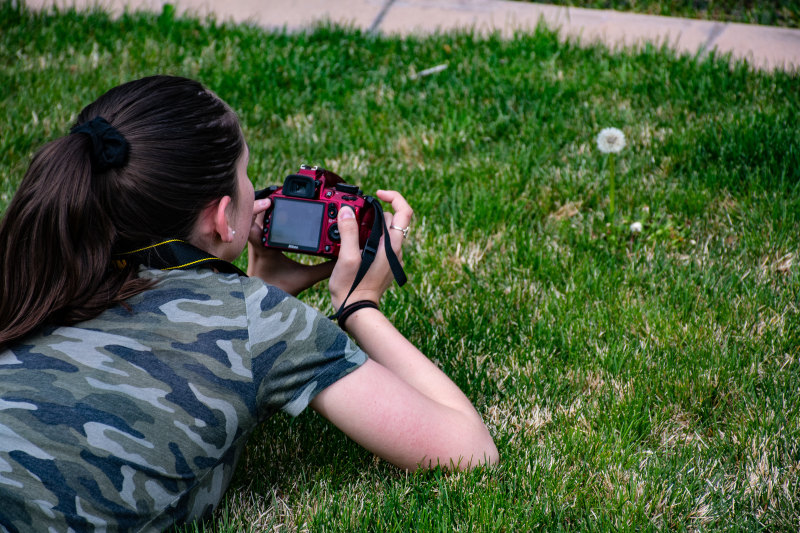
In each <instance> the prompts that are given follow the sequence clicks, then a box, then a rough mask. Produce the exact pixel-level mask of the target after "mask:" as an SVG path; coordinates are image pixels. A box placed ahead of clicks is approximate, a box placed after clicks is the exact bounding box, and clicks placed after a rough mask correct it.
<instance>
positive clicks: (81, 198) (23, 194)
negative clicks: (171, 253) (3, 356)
mask: <svg viewBox="0 0 800 533" xmlns="http://www.w3.org/2000/svg"><path fill="white" fill-rule="evenodd" d="M90 144H91V142H90V139H89V138H88V137H87V136H85V135H80V134H71V135H69V136H67V137H64V138H61V139H58V140H56V141H53V142H51V143H49V144H48V145H46V146H45V147H44V148H42V150H40V151H39V152H38V153H37V154H36V155H35V156H34V158H33V162H32V163H31V166H30V168H29V169H28V172H27V173H26V175H25V178H24V179H23V181H22V184H21V185H20V187H19V190H18V191H17V193H16V195H15V196H14V198H13V200H12V201H11V204H10V205H9V207H8V210H7V211H6V213H5V216H4V218H3V221H2V223H0V250H2V252H1V253H2V258H0V325H2V328H0V347H2V346H4V345H6V344H8V343H9V342H10V341H12V340H15V339H18V338H20V337H22V336H24V335H25V334H27V333H28V332H30V331H32V330H34V329H36V328H37V327H38V326H39V325H41V324H43V323H45V322H56V323H59V324H64V325H70V324H75V323H77V322H80V321H82V320H86V319H88V318H91V317H93V316H96V315H98V314H99V313H100V312H102V311H103V310H104V309H106V308H108V307H110V306H111V305H114V304H116V303H119V302H121V301H122V300H124V299H125V298H128V297H130V296H131V295H133V294H136V293H138V292H141V291H142V290H145V289H146V288H147V287H148V285H149V283H148V282H146V281H144V280H139V279H137V278H135V276H133V272H131V270H130V268H128V269H127V270H126V269H121V270H120V269H116V268H115V267H114V266H112V261H111V250H112V245H113V242H114V239H115V231H114V227H113V224H112V223H111V220H110V219H109V217H108V215H107V214H106V213H105V212H104V208H103V206H101V205H100V204H99V202H98V201H97V198H96V196H95V193H94V191H93V186H92V180H93V178H92V165H91V162H90V159H91V158H90Z"/></svg>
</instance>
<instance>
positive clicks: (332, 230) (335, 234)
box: [328, 222, 342, 242]
mask: <svg viewBox="0 0 800 533" xmlns="http://www.w3.org/2000/svg"><path fill="white" fill-rule="evenodd" d="M328 237H330V238H331V240H332V241H333V242H339V241H340V240H342V237H341V236H340V235H339V224H337V223H335V222H334V223H333V224H331V226H330V227H329V228H328Z"/></svg>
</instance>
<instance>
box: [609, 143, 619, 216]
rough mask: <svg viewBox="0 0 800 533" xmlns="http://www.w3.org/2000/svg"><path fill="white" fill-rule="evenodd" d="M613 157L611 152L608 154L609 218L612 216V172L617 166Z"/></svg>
mask: <svg viewBox="0 0 800 533" xmlns="http://www.w3.org/2000/svg"><path fill="white" fill-rule="evenodd" d="M614 155H615V154H614V153H613V152H612V153H610V154H608V212H609V215H610V216H611V217H613V216H614V171H615V170H616V166H617V165H616V161H614Z"/></svg>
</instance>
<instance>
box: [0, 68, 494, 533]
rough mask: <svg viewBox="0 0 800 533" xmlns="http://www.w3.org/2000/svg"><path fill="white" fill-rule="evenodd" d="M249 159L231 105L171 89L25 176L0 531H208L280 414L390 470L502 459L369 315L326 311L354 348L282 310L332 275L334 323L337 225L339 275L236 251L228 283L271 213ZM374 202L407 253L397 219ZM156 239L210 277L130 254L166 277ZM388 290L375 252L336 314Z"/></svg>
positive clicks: (427, 371) (7, 219)
mask: <svg viewBox="0 0 800 533" xmlns="http://www.w3.org/2000/svg"><path fill="white" fill-rule="evenodd" d="M248 158H249V153H248V148H247V145H246V143H245V141H244V138H243V135H242V131H241V128H240V126H239V123H238V119H237V117H236V115H235V114H234V112H233V111H232V110H231V109H230V107H228V106H227V105H226V104H225V103H224V102H223V101H222V100H220V99H219V98H218V97H217V96H216V95H215V94H213V93H212V92H211V91H209V90H208V89H206V88H204V87H203V86H202V85H200V84H199V83H197V82H194V81H191V80H187V79H184V78H176V77H167V76H155V77H150V78H145V79H141V80H137V81H133V82H130V83H126V84H124V85H121V86H119V87H116V88H114V89H112V90H110V91H109V92H107V93H106V94H104V95H103V96H101V97H100V98H99V99H98V100H97V101H96V102H94V103H92V104H90V105H89V106H88V107H86V108H85V109H84V110H83V111H82V112H81V114H80V116H79V117H78V119H77V123H76V125H75V127H74V128H73V129H72V130H71V132H70V133H69V134H68V135H66V136H65V137H62V138H60V139H57V140H55V141H53V142H51V143H49V144H47V145H46V146H45V147H44V148H42V149H41V150H40V151H39V152H38V153H37V154H36V155H35V156H34V158H33V161H32V163H31V165H30V168H29V170H28V172H27V174H26V175H25V178H24V180H23V181H22V183H21V185H20V187H19V190H18V191H17V193H16V195H15V197H14V198H13V200H12V201H11V204H10V205H9V207H8V209H7V211H6V213H5V215H4V218H3V220H2V224H0V384H1V385H0V502H2V504H3V505H2V506H0V526H2V527H0V530H8V531H45V530H48V529H49V528H51V527H52V528H53V529H55V530H67V529H70V528H71V529H72V530H74V531H86V530H92V529H104V530H107V531H139V530H151V529H155V530H158V529H164V528H166V527H168V526H170V525H172V524H176V523H183V522H186V521H190V520H194V519H196V518H198V517H201V516H203V515H205V514H206V513H208V512H209V511H210V510H211V509H213V507H214V506H215V505H216V504H217V503H218V502H219V501H220V499H221V497H222V494H223V492H224V490H225V488H226V487H227V484H228V482H229V480H230V478H231V475H232V473H233V470H234V468H235V465H236V461H237V458H238V456H239V453H240V452H241V449H242V446H243V445H244V444H245V442H246V441H247V437H248V435H249V434H250V433H251V431H252V430H253V429H254V428H255V427H256V425H257V424H258V423H259V422H260V421H262V420H264V419H266V418H267V417H269V416H271V415H272V414H273V413H275V412H276V411H277V410H279V409H280V410H283V411H285V412H288V413H289V414H291V415H297V414H298V413H300V412H301V411H302V410H303V409H304V408H305V407H306V406H308V405H311V407H312V408H314V409H315V410H316V411H318V412H319V413H321V414H322V415H323V416H324V417H326V418H327V419H329V420H330V421H331V422H333V423H334V424H335V425H336V426H338V427H339V428H341V430H342V431H344V432H345V433H346V434H347V435H349V436H350V437H351V438H352V439H353V440H355V441H356V442H358V443H360V444H361V445H363V446H364V447H366V448H367V449H369V450H371V451H372V452H374V453H376V454H377V455H379V456H380V457H382V458H384V459H386V460H388V461H390V462H392V463H394V464H396V465H398V466H399V467H401V468H405V469H415V468H418V467H422V468H429V467H433V466H436V465H442V466H444V467H446V468H457V469H463V468H470V467H475V466H478V465H482V464H486V463H493V462H495V461H496V460H497V450H496V448H495V445H494V443H493V441H492V439H491V437H490V436H489V433H488V431H487V429H486V427H485V425H484V424H483V422H482V420H481V418H480V416H479V415H478V413H477V412H476V411H475V409H474V408H473V406H472V405H471V403H470V402H469V401H468V399H467V398H466V397H465V396H464V394H463V393H462V392H461V391H460V390H459V389H458V387H456V386H455V385H454V384H453V383H452V381H450V380H449V379H448V378H447V377H446V376H445V375H444V374H443V373H442V372H440V371H439V370H438V368H437V367H436V366H435V365H433V364H432V363H431V362H430V361H429V360H428V359H427V358H426V357H425V356H424V355H423V354H421V353H420V352H419V351H418V350H417V349H416V348H415V347H414V346H413V345H412V344H410V343H409V342H408V341H407V340H406V339H405V338H404V337H403V335H402V334H401V333H399V332H398V331H397V330H396V329H395V328H394V327H393V326H392V324H391V323H390V322H389V321H388V320H387V319H386V318H385V317H384V316H383V315H382V314H381V312H380V311H379V310H378V308H377V305H366V306H364V307H362V306H361V305H359V306H358V307H357V308H350V309H348V310H341V311H343V312H344V314H345V315H348V316H347V318H346V321H344V322H343V323H342V322H340V324H342V325H343V327H344V328H345V329H346V331H347V333H349V334H350V336H352V338H353V339H354V340H355V342H356V344H354V343H353V342H352V341H351V340H350V338H348V336H347V335H346V334H345V333H344V332H343V331H342V330H341V329H339V327H337V325H336V324H334V323H333V322H331V321H330V320H328V319H327V318H325V317H324V316H322V315H320V314H319V313H318V312H317V311H315V310H313V309H311V308H309V307H307V306H306V305H304V304H303V303H301V302H300V301H298V300H297V299H295V298H293V297H292V296H290V295H289V294H287V293H290V294H294V295H296V294H297V293H299V292H300V291H302V290H303V289H305V288H308V287H310V286H311V285H313V284H314V283H316V282H318V281H320V280H322V279H325V278H327V277H330V283H329V286H330V293H331V299H332V303H333V306H334V308H336V309H339V308H340V306H341V305H342V303H343V300H344V299H345V296H346V294H347V293H348V291H349V290H350V288H351V285H352V284H353V281H354V279H355V276H356V271H357V270H358V266H359V264H360V260H361V258H360V251H359V245H358V229H357V225H356V221H355V218H354V215H353V212H352V210H350V209H347V208H343V209H341V211H340V213H339V215H338V224H339V229H340V234H341V242H342V248H341V252H340V255H339V258H338V260H337V261H336V263H335V266H334V265H333V264H332V263H329V264H321V265H317V266H302V265H299V264H297V263H295V262H293V261H291V260H290V259H288V258H287V257H285V256H284V255H282V254H280V253H276V252H274V251H271V250H268V249H265V248H263V247H262V246H260V245H257V246H254V245H252V244H251V245H250V248H249V265H248V276H244V275H240V274H237V273H236V272H232V270H233V269H231V268H229V267H230V265H228V263H226V262H230V261H233V260H234V259H235V258H236V257H238V256H239V254H240V253H241V252H242V251H243V249H244V247H245V245H246V244H247V243H248V241H249V242H250V243H256V244H258V243H259V239H260V236H261V231H262V230H261V222H260V218H262V217H263V216H261V217H260V216H259V215H261V214H262V213H263V212H264V211H265V210H266V209H267V208H268V207H269V202H270V201H269V200H268V199H266V200H257V201H256V200H254V192H253V186H252V184H251V182H250V180H249V178H248V176H247V164H248ZM377 196H378V197H379V198H380V199H381V200H383V201H385V202H387V203H390V204H391V206H392V209H393V211H394V214H387V215H386V219H387V227H390V228H391V229H389V231H388V233H389V235H388V238H390V240H391V247H392V249H393V250H394V251H395V253H396V254H398V255H400V254H401V245H402V241H403V238H404V236H405V232H404V231H403V230H404V229H406V228H407V227H408V225H409V222H410V220H411V216H412V211H411V208H410V207H409V205H408V204H407V203H406V201H405V200H404V199H403V197H402V196H401V195H400V194H399V193H397V192H393V191H378V193H377ZM384 238H387V236H384ZM169 240H174V242H178V243H181V246H184V247H185V248H186V249H188V250H192V251H196V252H197V253H198V254H199V256H200V257H203V258H204V259H209V261H199V262H197V263H195V264H192V265H187V266H184V267H182V268H170V269H166V270H159V269H158V268H154V266H153V264H151V263H150V262H149V261H148V260H147V259H142V256H138V259H134V258H133V257H134V256H131V255H126V252H130V251H134V250H142V249H145V250H151V251H153V253H151V254H150V256H151V257H155V259H159V258H160V259H163V257H160V256H162V255H163V254H162V253H161V252H160V251H159V250H160V249H159V248H158V247H156V248H150V247H152V246H153V245H154V244H157V243H161V242H163V241H169ZM213 258H219V259H221V261H214V260H213ZM142 263H144V264H142ZM155 263H157V261H155ZM162 266H163V265H162ZM392 280H393V277H392V273H391V270H390V267H389V265H388V260H387V258H386V255H385V252H384V251H383V248H381V252H380V253H379V255H378V257H377V258H376V260H375V262H374V263H373V265H372V267H371V268H370V269H369V271H368V273H367V275H366V276H365V277H364V279H363V280H362V281H361V282H360V284H359V285H358V286H357V288H356V289H355V291H354V292H353V294H352V295H351V296H350V297H349V298H348V299H347V306H348V307H349V306H350V305H351V302H371V303H373V304H377V303H378V302H379V301H380V298H381V296H382V295H383V293H384V292H385V290H386V289H387V288H388V287H389V285H390V284H391V283H392ZM362 305H363V304H362ZM352 309H357V310H355V311H354V312H350V311H351V310H352Z"/></svg>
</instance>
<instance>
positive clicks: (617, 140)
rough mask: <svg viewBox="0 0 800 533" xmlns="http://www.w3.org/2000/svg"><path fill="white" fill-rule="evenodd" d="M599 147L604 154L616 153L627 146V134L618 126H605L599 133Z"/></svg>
mask: <svg viewBox="0 0 800 533" xmlns="http://www.w3.org/2000/svg"><path fill="white" fill-rule="evenodd" d="M597 148H599V149H600V151H601V152H603V153H604V154H615V153H617V152H619V151H620V150H622V149H623V148H625V134H624V133H622V130H619V129H617V128H604V129H603V130H602V131H600V133H599V134H598V135H597Z"/></svg>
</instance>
